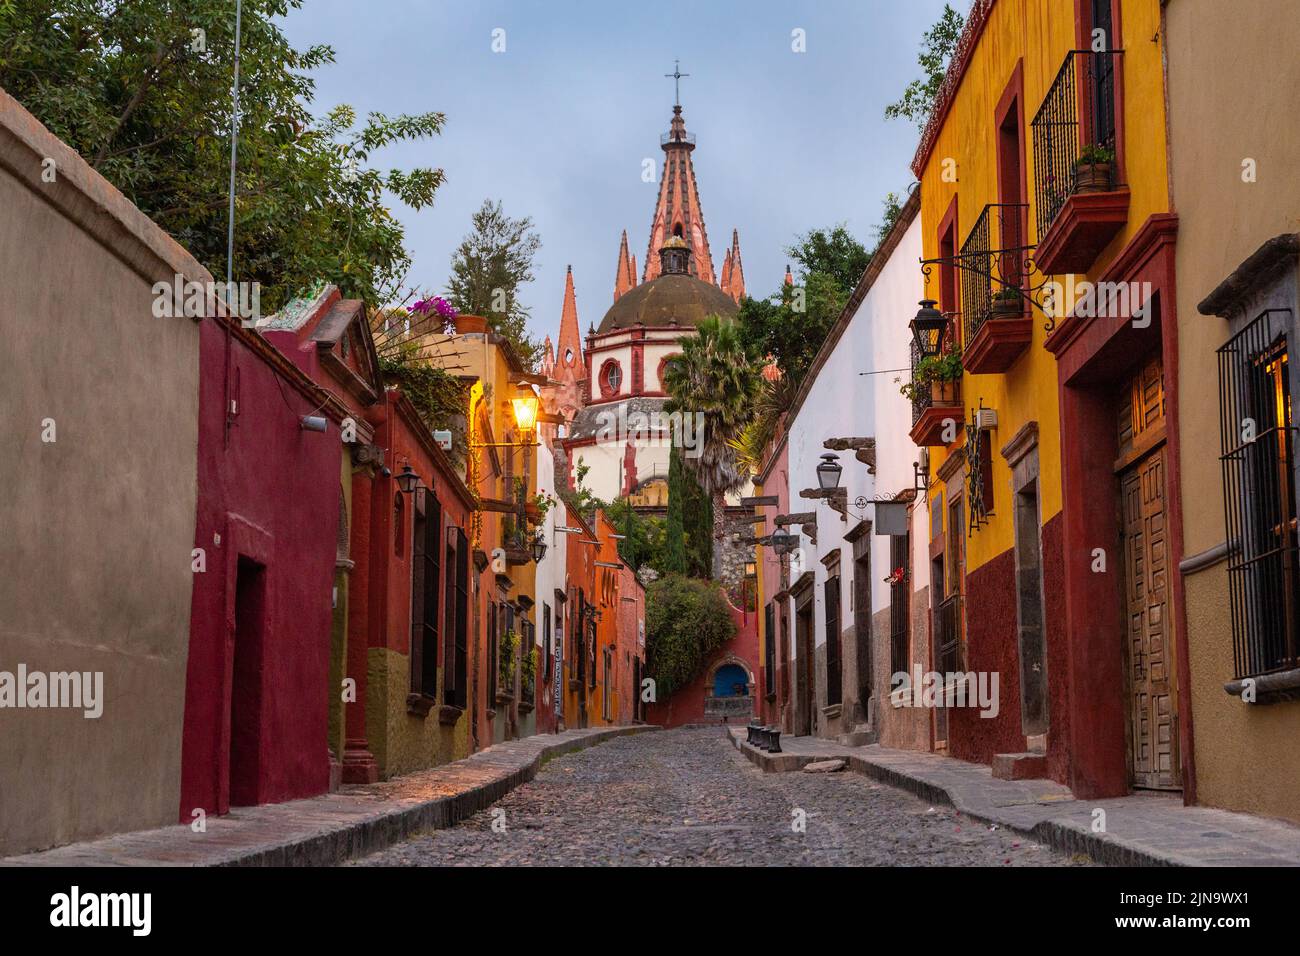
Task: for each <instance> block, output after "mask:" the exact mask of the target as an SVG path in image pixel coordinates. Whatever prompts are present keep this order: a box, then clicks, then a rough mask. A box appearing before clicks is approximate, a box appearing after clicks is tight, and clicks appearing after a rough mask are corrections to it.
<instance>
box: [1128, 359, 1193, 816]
mask: <svg viewBox="0 0 1300 956" xmlns="http://www.w3.org/2000/svg"><path fill="white" fill-rule="evenodd" d="M1163 391H1164V390H1163V380H1162V376H1161V370H1160V367H1159V364H1158V363H1151V364H1148V365H1147V366H1146V367H1145V368H1143V370H1142V371H1141V372H1139V373H1138V375H1137V376H1136V377H1135V378H1134V380H1133V382H1132V384H1131V387H1130V389H1129V391H1128V394H1129V396H1130V401H1129V408H1130V413H1129V415H1125V414H1123V412H1121V416H1120V418H1121V423H1120V437H1121V453H1123V449H1124V444H1125V441H1124V440H1125V439H1126V438H1127V439H1128V446H1129V448H1130V449H1131V451H1132V452H1136V453H1137V454H1136V456H1135V457H1134V458H1133V460H1132V461H1131V462H1130V463H1128V464H1127V465H1126V466H1125V467H1124V468H1123V469H1122V470H1121V471H1120V473H1119V488H1120V516H1119V517H1120V534H1121V537H1122V544H1123V558H1124V566H1123V578H1122V580H1123V586H1124V610H1125V622H1126V634H1125V641H1124V653H1125V661H1124V663H1125V671H1126V675H1127V685H1128V707H1129V715H1128V716H1129V732H1128V738H1129V751H1130V766H1131V779H1132V783H1133V786H1135V787H1143V788H1149V789H1159V790H1177V789H1180V788H1181V787H1182V774H1181V768H1180V761H1179V753H1178V712H1177V706H1176V702H1177V694H1176V687H1175V676H1174V675H1175V671H1174V660H1173V628H1172V621H1171V619H1170V609H1169V542H1168V535H1167V518H1166V510H1165V447H1164V395H1163ZM1126 426H1127V427H1126Z"/></svg>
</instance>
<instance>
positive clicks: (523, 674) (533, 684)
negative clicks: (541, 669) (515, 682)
mask: <svg viewBox="0 0 1300 956" xmlns="http://www.w3.org/2000/svg"><path fill="white" fill-rule="evenodd" d="M519 681H520V683H521V684H523V689H524V696H525V697H529V698H531V697H532V696H533V691H534V690H536V688H537V647H536V646H533V647H530V648H529V649H528V652H527V653H526V654H524V655H523V656H522V657H520V658H519Z"/></svg>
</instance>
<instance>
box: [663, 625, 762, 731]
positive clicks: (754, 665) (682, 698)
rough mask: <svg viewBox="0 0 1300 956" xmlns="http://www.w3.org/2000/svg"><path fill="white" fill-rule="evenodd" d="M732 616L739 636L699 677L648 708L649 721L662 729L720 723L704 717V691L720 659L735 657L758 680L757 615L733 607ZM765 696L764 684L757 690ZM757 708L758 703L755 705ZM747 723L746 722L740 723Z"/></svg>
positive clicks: (728, 643)
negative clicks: (741, 661) (710, 673)
mask: <svg viewBox="0 0 1300 956" xmlns="http://www.w3.org/2000/svg"><path fill="white" fill-rule="evenodd" d="M731 617H732V619H733V620H734V621H735V622H736V636H735V637H733V638H732V639H731V640H729V641H728V642H727V643H726V644H724V645H723V646H722V648H721V649H720V650H719V651H718V652H717V653H716V654H714V655H713V657H712V658H711V659H710V660H709V663H708V666H707V667H705V669H704V671H703V672H702V673H701V674H700V676H698V677H696V678H695V680H693V681H691V682H690V684H688V685H687V686H686V687H683V688H682V689H681V690H679V691H677V692H676V693H675V694H673V695H672V696H671V697H669V698H668V699H667V700H660V701H657V702H656V703H653V704H649V705H647V708H646V721H647V722H648V723H651V724H658V725H659V726H661V727H681V726H682V725H684V724H720V723H721V718H718V717H706V716H704V691H705V688H706V687H707V686H708V683H709V672H710V671H711V670H712V669H713V665H714V664H715V663H717V662H718V661H719V660H721V659H723V658H726V657H729V656H735V657H738V658H740V659H741V660H743V661H744V662H745V665H746V666H747V667H748V668H749V672H750V674H751V675H753V678H754V680H755V682H757V681H758V677H759V671H758V660H759V655H758V615H757V614H756V613H753V612H751V613H748V614H747V613H745V611H743V610H741V609H739V608H736V607H734V606H733V607H731ZM755 693H756V695H757V696H759V697H761V696H762V685H761V684H760V685H759V686H758V687H757V688H756V689H755ZM755 706H757V702H756V704H755ZM738 722H739V723H742V724H743V723H745V721H744V720H741V721H738Z"/></svg>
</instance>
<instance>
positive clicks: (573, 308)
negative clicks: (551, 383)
mask: <svg viewBox="0 0 1300 956" xmlns="http://www.w3.org/2000/svg"><path fill="white" fill-rule="evenodd" d="M555 368H556V374H557V377H558V375H560V374H563V373H565V372H568V373H570V374H571V375H572V376H573V377H574V378H586V377H587V371H586V368H585V367H584V366H583V364H582V334H581V333H580V332H579V330H578V297H577V296H576V295H575V294H574V291H573V266H569V271H568V273H567V274H566V275H565V277H564V310H563V312H561V314H560V342H559V346H558V348H557V349H556V358H555Z"/></svg>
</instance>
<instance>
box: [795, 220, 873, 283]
mask: <svg viewBox="0 0 1300 956" xmlns="http://www.w3.org/2000/svg"><path fill="white" fill-rule="evenodd" d="M785 254H786V255H788V256H790V257H791V258H792V259H794V260H795V261H796V262H797V263H798V264H799V270H800V274H799V276H798V279H799V281H800V282H801V283H806V282H807V281H808V277H809V276H811V275H813V274H815V273H820V274H822V275H827V276H830V277H831V278H832V279H834V280H835V284H836V286H838V287H839V289H840V291H841V292H842V293H843V295H844V298H845V299H846V300H847V299H848V297H849V294H850V293H851V292H852V291H853V288H854V286H856V285H857V284H858V280H859V279H860V278H862V273H863V272H864V271H865V270H866V268H867V263H868V262H870V261H871V253H870V252H868V251H867V250H866V248H865V247H864V246H863V245H862V243H860V242H858V240H857V239H855V238H853V236H852V234H850V233H849V231H848V229H846V228H845V226H844V223H839V224H837V225H835V226H833V227H831V228H830V229H813V230H811V231H810V232H807V233H805V234H804V235H802V236H796V237H795V240H794V244H793V245H790V246H786V248H785Z"/></svg>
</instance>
